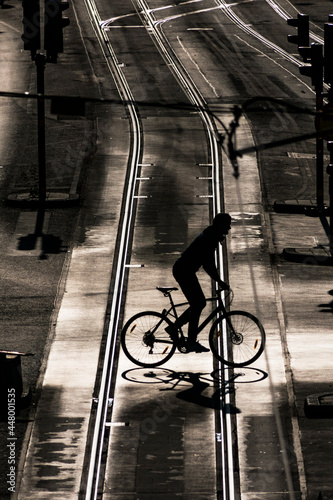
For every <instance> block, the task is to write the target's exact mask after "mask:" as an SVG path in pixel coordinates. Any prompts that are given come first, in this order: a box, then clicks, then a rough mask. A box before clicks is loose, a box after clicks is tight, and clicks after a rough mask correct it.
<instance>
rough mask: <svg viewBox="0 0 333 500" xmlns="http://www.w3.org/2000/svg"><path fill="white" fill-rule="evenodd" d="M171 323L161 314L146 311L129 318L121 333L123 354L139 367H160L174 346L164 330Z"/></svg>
mask: <svg viewBox="0 0 333 500" xmlns="http://www.w3.org/2000/svg"><path fill="white" fill-rule="evenodd" d="M170 325H171V322H170V321H169V320H168V319H167V318H165V317H164V316H163V315H162V314H161V313H158V312H153V311H147V312H141V313H138V314H136V315H135V316H133V317H132V318H130V319H129V320H128V321H127V323H126V325H125V326H124V328H123V330H122V332H121V345H122V348H123V350H124V353H125V354H126V356H127V357H128V359H130V360H131V361H132V362H133V363H135V364H136V365H139V366H147V367H148V366H160V365H163V363H165V362H166V361H168V359H170V358H171V356H172V355H173V353H174V352H175V349H176V346H175V344H174V343H173V341H172V340H171V338H170V336H169V334H168V333H167V332H166V331H165V329H166V328H167V327H168V326H170Z"/></svg>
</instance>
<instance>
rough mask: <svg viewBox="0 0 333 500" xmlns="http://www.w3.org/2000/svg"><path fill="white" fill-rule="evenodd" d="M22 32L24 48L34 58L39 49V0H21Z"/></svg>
mask: <svg viewBox="0 0 333 500" xmlns="http://www.w3.org/2000/svg"><path fill="white" fill-rule="evenodd" d="M22 7H23V19H22V23H23V34H22V37H21V38H22V40H23V42H24V50H30V51H31V58H32V59H34V58H35V56H36V52H37V50H38V49H40V13H39V0H23V2H22Z"/></svg>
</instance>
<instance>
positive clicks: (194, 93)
mask: <svg viewBox="0 0 333 500" xmlns="http://www.w3.org/2000/svg"><path fill="white" fill-rule="evenodd" d="M85 3H86V7H87V10H88V12H89V15H90V19H91V23H92V24H93V26H94V31H95V34H96V36H97V39H98V41H99V44H100V47H101V49H102V52H103V55H104V58H105V60H106V61H107V64H108V68H109V71H110V74H111V75H112V76H113V77H114V79H115V82H116V85H117V89H118V91H119V94H120V95H121V97H122V99H123V101H124V104H125V105H126V107H127V109H128V113H129V117H130V123H131V129H132V160H131V164H130V166H129V175H128V178H129V182H128V185H127V187H126V192H125V193H124V203H123V214H122V221H121V224H120V227H119V231H120V244H119V250H118V252H117V254H118V258H117V263H116V265H115V275H116V277H115V281H114V291H113V300H112V304H111V312H110V318H111V320H110V324H109V327H108V334H107V341H106V348H105V359H104V360H103V370H102V375H101V381H100V387H99V393H98V398H97V410H96V417H95V421H94V430H93V435H92V439H91V445H90V448H91V451H90V457H89V469H88V474H87V481H86V486H85V489H86V492H85V500H91V499H95V498H97V496H98V492H99V489H100V483H101V481H102V478H100V473H101V461H102V453H103V447H104V439H105V427H106V425H107V417H108V413H110V412H109V411H108V410H109V406H110V387H111V382H112V378H113V376H114V366H115V348H116V332H117V329H118V323H119V316H120V309H121V304H122V292H123V284H124V270H125V263H126V257H127V254H128V251H129V247H128V242H129V237H130V233H131V227H132V223H133V217H134V214H133V202H134V190H135V181H136V178H137V172H138V165H139V157H140V151H141V149H140V146H141V144H140V135H141V131H140V121H139V116H138V114H137V111H136V106H135V104H134V98H133V96H132V94H131V91H130V88H129V86H128V84H127V82H126V79H125V77H124V75H123V72H122V71H121V68H120V67H119V63H118V61H117V58H116V55H115V53H114V51H113V48H112V45H111V43H110V40H109V38H108V34H107V23H103V22H102V20H101V19H100V16H99V13H98V10H97V7H96V4H95V2H94V1H93V0H85ZM137 5H138V8H139V11H140V12H139V14H140V17H141V19H142V20H143V24H144V26H145V27H146V29H147V31H148V33H149V34H150V35H151V36H153V38H154V40H155V44H156V46H157V48H158V50H159V52H160V54H161V55H162V57H163V58H164V60H165V61H166V63H167V65H168V66H169V68H170V69H171V70H172V72H173V74H174V76H175V78H176V80H177V81H178V83H179V85H180V86H181V88H182V89H183V91H184V92H185V94H186V95H187V97H188V98H189V100H190V102H191V103H192V104H193V106H194V107H196V108H197V109H198V110H199V111H198V113H199V115H200V117H201V120H202V123H203V125H204V128H205V129H206V134H207V137H208V143H209V147H208V149H209V156H210V161H211V167H212V181H211V182H212V187H211V190H212V193H213V196H212V198H213V209H212V211H213V214H212V215H213V216H214V215H215V214H216V213H218V212H220V211H221V210H222V209H223V200H222V194H221V185H222V180H221V177H220V176H221V170H222V168H221V155H220V146H219V144H218V135H217V131H216V128H215V122H214V120H213V118H212V116H211V114H210V113H209V112H208V110H207V111H206V103H205V101H204V99H203V98H202V96H201V95H200V93H199V91H198V90H197V88H196V87H195V85H194V83H193V82H192V81H191V79H190V77H189V75H188V74H187V72H186V71H185V68H184V67H183V66H182V64H181V63H180V61H179V60H178V59H177V57H176V55H175V53H174V52H173V50H172V48H171V46H170V45H169V43H168V40H167V38H166V37H165V36H164V34H163V30H162V29H158V27H157V25H156V22H155V20H154V19H153V16H152V14H151V13H150V12H149V7H148V5H147V4H146V3H145V1H144V0H138V4H137ZM101 28H102V29H101ZM218 261H219V262H218V263H219V267H220V270H221V274H222V278H224V275H225V270H224V265H225V262H226V256H224V255H223V254H222V248H220V250H219V253H218ZM218 368H219V371H220V372H221V369H222V367H221V366H219V367H218ZM227 373H228V372H226V376H227V377H228V375H227ZM229 383H230V380H225V379H224V380H223V381H222V380H220V382H219V384H220V385H219V390H220V396H221V397H220V400H221V406H220V410H219V412H218V415H219V416H218V420H219V422H218V424H217V431H218V432H217V434H218V435H219V436H221V439H219V440H218V441H219V445H220V451H219V454H220V457H218V460H217V462H218V463H219V464H222V473H221V477H220V478H218V483H220V484H221V489H222V491H223V493H222V494H223V498H224V499H226V500H227V499H230V500H231V499H233V498H235V493H234V490H235V486H234V466H233V440H232V428H233V424H232V419H231V415H230V414H227V413H225V412H224V409H223V408H224V406H222V400H224V405H229V404H230V401H229V399H230V395H229V392H228V393H227V394H224V390H223V387H225V386H228V384H229ZM111 404H112V403H111Z"/></svg>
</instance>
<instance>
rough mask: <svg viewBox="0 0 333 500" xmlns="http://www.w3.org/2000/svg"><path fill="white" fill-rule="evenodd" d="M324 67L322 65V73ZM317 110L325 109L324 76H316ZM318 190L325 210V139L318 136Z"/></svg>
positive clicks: (318, 203)
mask: <svg viewBox="0 0 333 500" xmlns="http://www.w3.org/2000/svg"><path fill="white" fill-rule="evenodd" d="M317 50H318V52H319V53H318V56H319V54H320V55H321V59H322V50H323V49H322V46H318V48H317ZM322 72H323V69H322V67H321V73H322ZM315 90H316V111H317V113H318V112H319V111H321V110H322V109H323V105H324V97H323V91H324V87H323V77H322V75H321V77H319V78H318V77H317V78H316V85H315ZM316 152H317V154H316V178H317V179H316V183H317V186H316V188H317V189H316V190H317V209H318V210H319V211H322V210H324V139H323V138H322V137H319V136H317V138H316Z"/></svg>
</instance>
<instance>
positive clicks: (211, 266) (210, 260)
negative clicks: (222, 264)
mask: <svg viewBox="0 0 333 500" xmlns="http://www.w3.org/2000/svg"><path fill="white" fill-rule="evenodd" d="M202 267H203V268H204V270H205V271H206V273H207V274H208V276H210V277H211V278H212V279H213V280H214V281H217V283H218V284H219V286H220V287H221V288H222V290H229V285H228V284H227V283H225V281H222V280H221V278H220V276H219V273H218V271H217V269H216V265H215V255H214V253H212V254H211V255H210V256H208V257H207V259H206V262H205V263H204V264H203V266H202Z"/></svg>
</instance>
